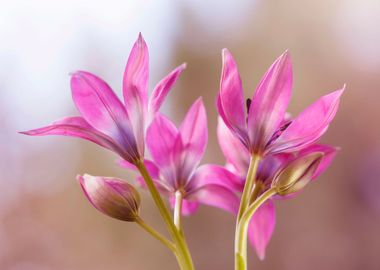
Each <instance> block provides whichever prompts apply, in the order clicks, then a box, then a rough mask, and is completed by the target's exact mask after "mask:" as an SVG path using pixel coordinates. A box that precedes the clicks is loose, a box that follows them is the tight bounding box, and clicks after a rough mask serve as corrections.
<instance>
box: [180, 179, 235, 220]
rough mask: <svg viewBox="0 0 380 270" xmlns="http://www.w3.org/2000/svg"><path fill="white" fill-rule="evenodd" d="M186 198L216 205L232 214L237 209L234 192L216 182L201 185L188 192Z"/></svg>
mask: <svg viewBox="0 0 380 270" xmlns="http://www.w3.org/2000/svg"><path fill="white" fill-rule="evenodd" d="M186 199H188V200H190V201H197V202H199V203H202V204H205V205H209V206H213V207H217V208H220V209H222V210H225V211H227V212H230V213H232V214H234V215H235V214H236V213H237V211H238V209H239V202H240V201H239V198H238V196H237V195H236V194H235V193H234V192H232V191H231V190H230V189H228V188H226V187H224V186H220V185H216V184H207V185H204V186H201V187H199V188H198V189H195V190H193V191H192V192H191V193H190V194H188V195H187V196H186Z"/></svg>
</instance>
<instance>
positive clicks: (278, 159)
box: [218, 118, 337, 259]
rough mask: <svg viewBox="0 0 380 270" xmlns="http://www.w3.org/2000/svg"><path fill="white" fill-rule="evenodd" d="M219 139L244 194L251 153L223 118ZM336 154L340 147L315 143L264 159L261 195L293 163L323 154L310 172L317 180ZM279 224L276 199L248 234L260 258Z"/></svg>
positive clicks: (260, 211)
mask: <svg viewBox="0 0 380 270" xmlns="http://www.w3.org/2000/svg"><path fill="white" fill-rule="evenodd" d="M218 140H219V145H220V147H221V149H222V152H223V154H224V156H225V158H226V160H227V163H226V168H228V169H229V170H230V171H231V172H232V173H234V174H235V175H236V176H237V177H239V178H240V185H241V186H240V187H239V188H237V189H236V187H233V186H231V189H234V190H235V191H237V192H241V191H242V190H243V186H244V182H245V177H246V175H247V172H248V167H249V160H250V153H249V152H248V150H247V148H246V147H245V146H244V145H243V144H242V142H241V141H240V140H239V139H238V138H237V137H236V136H234V134H233V133H232V132H231V130H230V129H229V128H228V127H227V126H226V125H225V124H224V121H223V120H222V119H220V118H219V122H218ZM336 151H337V149H336V148H334V147H331V146H328V145H321V144H312V145H309V146H308V147H306V148H304V149H302V150H300V151H297V152H294V153H286V154H277V155H269V156H266V157H264V158H263V159H262V160H261V162H260V164H259V169H258V172H257V175H256V184H257V185H260V187H261V190H260V194H262V193H263V192H265V191H266V190H268V189H269V188H271V187H272V185H273V181H274V180H275V179H276V178H277V177H278V175H281V173H282V172H283V171H285V170H286V169H287V170H288V168H289V167H291V166H292V164H294V163H296V162H298V161H301V163H303V164H305V158H307V157H309V156H310V155H312V154H315V153H319V154H321V155H322V158H321V160H318V164H317V166H316V167H315V168H311V167H310V169H312V171H311V175H310V180H314V179H316V178H317V177H318V176H319V175H320V174H321V173H323V172H324V171H325V170H326V169H327V167H328V166H329V165H330V164H331V162H332V160H333V159H334V157H335V155H336ZM305 171H306V170H305ZM235 182H236V180H235ZM279 197H280V196H275V197H274V198H279ZM285 197H292V195H287V196H285ZM275 222H276V215H275V208H274V204H273V201H272V200H269V201H267V202H266V203H264V204H263V205H262V206H261V207H260V208H259V209H258V210H257V211H256V213H255V214H254V215H253V217H252V219H251V222H250V224H249V231H248V235H249V238H250V241H251V244H252V246H253V247H254V248H255V250H256V253H257V255H258V256H259V258H260V259H264V257H265V249H266V247H267V245H268V243H269V241H270V238H271V236H272V234H273V231H274V227H275Z"/></svg>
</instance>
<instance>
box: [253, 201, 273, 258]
mask: <svg viewBox="0 0 380 270" xmlns="http://www.w3.org/2000/svg"><path fill="white" fill-rule="evenodd" d="M275 223H276V214H275V209H274V204H273V202H272V201H271V200H269V201H267V202H266V203H264V204H263V205H262V206H261V207H260V208H259V209H257V211H256V213H255V214H254V215H253V217H252V219H251V221H250V223H249V228H248V237H249V240H250V242H251V244H252V246H253V247H254V248H255V250H256V253H257V256H258V257H259V258H260V260H264V258H265V250H266V248H267V246H268V243H269V241H270V239H271V237H272V234H273V231H274V226H275Z"/></svg>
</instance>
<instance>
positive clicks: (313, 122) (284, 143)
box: [268, 88, 344, 153]
mask: <svg viewBox="0 0 380 270" xmlns="http://www.w3.org/2000/svg"><path fill="white" fill-rule="evenodd" d="M343 91H344V88H343V89H341V90H337V91H335V92H332V93H330V94H328V95H325V96H323V97H321V98H320V99H319V100H317V101H316V102H315V103H314V104H312V105H311V106H309V107H308V108H307V109H306V110H304V111H303V112H302V113H300V114H299V115H298V116H297V117H296V118H295V119H294V120H293V121H292V123H291V124H290V125H289V126H288V127H287V129H285V130H284V132H282V133H281V135H280V136H279V137H278V138H277V140H275V141H274V143H273V144H272V146H270V148H269V149H268V152H271V153H279V152H293V151H298V150H301V149H302V148H304V147H306V146H308V145H310V144H312V143H313V142H315V141H317V140H318V139H319V138H320V137H321V136H322V135H323V134H324V133H325V132H326V130H327V128H328V126H329V124H330V122H331V121H332V120H333V119H334V117H335V114H336V112H337V110H338V107H339V101H340V97H341V95H342V93H343Z"/></svg>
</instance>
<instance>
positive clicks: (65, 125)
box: [20, 117, 131, 159]
mask: <svg viewBox="0 0 380 270" xmlns="http://www.w3.org/2000/svg"><path fill="white" fill-rule="evenodd" d="M20 133H22V134H26V135H30V136H46V135H61V136H69V137H77V138H82V139H85V140H88V141H91V142H93V143H96V144H98V145H100V146H103V147H104V148H107V149H109V150H111V151H114V152H116V153H118V154H119V155H120V156H122V157H124V158H126V159H130V158H131V157H130V156H129V154H128V153H125V152H124V151H123V149H121V148H120V146H119V145H118V144H117V143H116V142H115V141H114V140H113V139H112V138H110V137H109V136H107V135H105V134H103V133H101V132H99V131H97V130H96V129H94V128H93V127H92V126H90V125H89V124H88V123H87V122H86V120H84V119H83V118H82V117H65V118H62V119H60V120H57V121H55V122H53V123H52V124H51V125H48V126H46V127H42V128H38V129H33V130H29V131H23V132H20Z"/></svg>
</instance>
